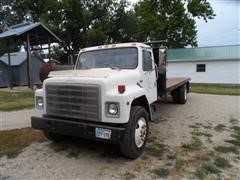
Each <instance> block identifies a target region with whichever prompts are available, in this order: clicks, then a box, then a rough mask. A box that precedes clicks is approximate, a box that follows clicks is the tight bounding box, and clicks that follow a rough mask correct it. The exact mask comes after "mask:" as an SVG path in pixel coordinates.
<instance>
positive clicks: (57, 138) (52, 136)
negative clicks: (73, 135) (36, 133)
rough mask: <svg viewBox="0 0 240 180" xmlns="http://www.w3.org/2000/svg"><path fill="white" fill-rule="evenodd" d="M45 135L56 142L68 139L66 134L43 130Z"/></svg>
mask: <svg viewBox="0 0 240 180" xmlns="http://www.w3.org/2000/svg"><path fill="white" fill-rule="evenodd" d="M43 134H44V135H45V137H46V138H47V139H49V140H51V141H54V142H60V141H63V140H65V139H66V136H65V135H62V134H56V133H52V132H46V131H43Z"/></svg>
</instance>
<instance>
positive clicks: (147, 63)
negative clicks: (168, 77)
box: [143, 51, 152, 71]
mask: <svg viewBox="0 0 240 180" xmlns="http://www.w3.org/2000/svg"><path fill="white" fill-rule="evenodd" d="M151 70H152V56H151V52H149V51H143V71H151Z"/></svg>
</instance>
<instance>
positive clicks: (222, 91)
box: [190, 85, 240, 96]
mask: <svg viewBox="0 0 240 180" xmlns="http://www.w3.org/2000/svg"><path fill="white" fill-rule="evenodd" d="M190 92H193V93H201V94H218V95H232V96H240V87H229V86H228V87H226V86H225V87H224V86H197V85H191V87H190Z"/></svg>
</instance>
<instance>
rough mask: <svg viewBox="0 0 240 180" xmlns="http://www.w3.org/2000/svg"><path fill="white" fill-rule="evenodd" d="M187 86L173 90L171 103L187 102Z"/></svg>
mask: <svg viewBox="0 0 240 180" xmlns="http://www.w3.org/2000/svg"><path fill="white" fill-rule="evenodd" d="M187 93H188V92H187V84H184V85H182V86H181V87H179V88H177V89H175V90H174V91H173V92H172V98H173V102H174V103H176V104H185V103H186V102H187Z"/></svg>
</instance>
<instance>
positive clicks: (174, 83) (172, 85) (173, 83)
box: [167, 77, 190, 92]
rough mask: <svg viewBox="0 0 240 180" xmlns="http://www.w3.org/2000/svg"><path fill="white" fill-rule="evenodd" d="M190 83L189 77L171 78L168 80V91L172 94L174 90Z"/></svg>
mask: <svg viewBox="0 0 240 180" xmlns="http://www.w3.org/2000/svg"><path fill="white" fill-rule="evenodd" d="M189 81H190V78H188V77H171V78H167V91H168V92H171V91H172V90H174V89H176V88H178V87H180V86H182V85H183V84H185V83H187V82H189Z"/></svg>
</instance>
